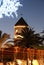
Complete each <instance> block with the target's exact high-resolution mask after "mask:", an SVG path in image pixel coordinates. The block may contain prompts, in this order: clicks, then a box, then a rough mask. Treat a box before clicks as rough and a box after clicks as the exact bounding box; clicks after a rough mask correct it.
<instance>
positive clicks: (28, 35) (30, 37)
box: [21, 28, 42, 47]
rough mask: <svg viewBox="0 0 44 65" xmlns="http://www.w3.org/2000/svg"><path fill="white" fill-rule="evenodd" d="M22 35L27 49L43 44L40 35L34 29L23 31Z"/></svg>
mask: <svg viewBox="0 0 44 65" xmlns="http://www.w3.org/2000/svg"><path fill="white" fill-rule="evenodd" d="M21 35H22V36H23V39H22V45H24V46H25V47H33V45H39V44H42V39H41V37H40V35H39V34H35V31H34V30H33V29H31V28H30V29H29V28H25V29H22V32H21Z"/></svg>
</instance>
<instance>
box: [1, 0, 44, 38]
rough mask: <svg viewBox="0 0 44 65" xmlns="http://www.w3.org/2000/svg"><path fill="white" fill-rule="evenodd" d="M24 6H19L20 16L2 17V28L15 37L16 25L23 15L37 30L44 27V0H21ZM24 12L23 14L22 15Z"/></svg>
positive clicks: (39, 30)
mask: <svg viewBox="0 0 44 65" xmlns="http://www.w3.org/2000/svg"><path fill="white" fill-rule="evenodd" d="M20 1H21V3H22V4H23V7H19V10H18V18H16V17H15V15H14V14H13V15H14V18H12V17H5V16H4V18H0V30H2V31H3V32H5V33H8V34H10V35H11V37H12V38H13V36H14V25H15V23H16V22H17V21H18V20H19V19H20V17H21V16H22V17H23V18H24V19H25V21H26V22H27V23H28V25H29V26H31V27H33V28H34V29H35V31H36V32H41V31H42V30H43V29H44V0H20ZM21 14H22V15H21Z"/></svg>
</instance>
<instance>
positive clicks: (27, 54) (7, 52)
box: [0, 47, 44, 65]
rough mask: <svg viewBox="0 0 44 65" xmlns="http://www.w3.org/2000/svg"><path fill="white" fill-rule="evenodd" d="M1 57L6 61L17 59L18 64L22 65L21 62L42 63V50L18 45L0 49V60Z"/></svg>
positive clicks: (25, 63) (39, 64) (29, 64)
mask: <svg viewBox="0 0 44 65" xmlns="http://www.w3.org/2000/svg"><path fill="white" fill-rule="evenodd" d="M1 59H4V61H5V60H6V62H9V61H13V62H15V61H17V63H18V65H22V64H23V62H24V64H23V65H27V64H28V65H31V64H33V65H44V50H40V49H31V48H19V47H14V48H8V49H0V62H2V60H1ZM19 62H20V63H21V64H19ZM27 62H28V63H27Z"/></svg>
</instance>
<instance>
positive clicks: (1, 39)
mask: <svg viewBox="0 0 44 65" xmlns="http://www.w3.org/2000/svg"><path fill="white" fill-rule="evenodd" d="M9 38H10V35H9V34H7V33H3V34H2V31H0V48H1V46H2V44H3V43H4V42H5V41H6V40H7V39H9Z"/></svg>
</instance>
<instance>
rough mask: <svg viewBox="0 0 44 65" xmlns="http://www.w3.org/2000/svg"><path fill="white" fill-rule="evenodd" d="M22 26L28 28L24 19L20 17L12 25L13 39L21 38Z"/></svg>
mask: <svg viewBox="0 0 44 65" xmlns="http://www.w3.org/2000/svg"><path fill="white" fill-rule="evenodd" d="M22 28H29V27H28V24H27V23H26V22H25V20H24V19H23V18H22V17H21V18H20V19H19V20H18V22H17V23H16V24H15V25H14V39H15V40H20V39H21V38H23V36H21V30H22Z"/></svg>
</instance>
